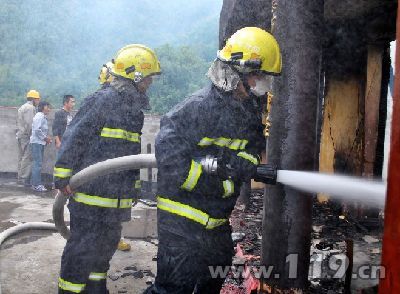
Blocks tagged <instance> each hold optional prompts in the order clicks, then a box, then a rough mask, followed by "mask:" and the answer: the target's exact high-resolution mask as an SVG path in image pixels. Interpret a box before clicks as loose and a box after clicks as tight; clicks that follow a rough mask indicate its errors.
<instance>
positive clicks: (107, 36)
mask: <svg viewBox="0 0 400 294" xmlns="http://www.w3.org/2000/svg"><path fill="white" fill-rule="evenodd" d="M89 3H90V4H89ZM88 4H89V5H88ZM221 5H222V0H203V1H195V0H169V1H155V0H119V1H108V0H88V1H86V2H85V4H82V3H81V1H79V0H5V1H2V2H1V4H0V15H1V16H2V17H1V18H0V38H1V40H2V46H0V105H4V106H18V105H20V104H22V103H23V102H24V100H25V98H24V96H25V93H26V92H27V90H29V89H31V88H33V89H37V90H38V91H40V92H41V94H42V97H43V98H44V99H46V100H49V101H50V102H51V103H52V104H53V105H54V106H55V107H60V105H61V96H62V95H64V94H67V93H71V94H73V95H75V96H76V97H77V99H78V103H80V102H81V101H82V100H83V98H84V97H85V96H87V95H88V94H90V93H91V92H93V91H95V90H96V89H97V88H98V87H99V84H98V82H97V76H98V72H99V70H100V67H101V65H102V64H103V63H105V62H107V61H109V60H110V59H111V58H112V57H113V56H114V54H115V53H116V51H117V50H118V49H119V48H120V47H122V46H124V45H126V44H129V43H143V44H146V45H148V46H150V47H152V48H155V50H156V52H157V54H158V55H159V58H160V61H161V67H162V71H163V75H162V76H160V77H159V78H158V81H156V82H155V83H154V84H153V86H152V87H151V91H150V93H149V95H150V98H151V106H152V112H154V113H165V112H166V111H168V110H169V109H170V108H171V107H172V106H173V105H175V104H176V103H178V102H179V101H181V100H182V99H184V98H185V96H187V95H188V94H190V93H191V92H193V91H195V90H197V89H199V88H200V87H202V86H203V85H204V84H205V83H206V82H207V81H206V78H205V73H206V71H207V68H208V66H209V64H210V62H211V61H212V60H213V59H214V57H215V54H216V50H217V44H218V18H219V12H220V9H221Z"/></svg>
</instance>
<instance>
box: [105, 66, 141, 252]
mask: <svg viewBox="0 0 400 294" xmlns="http://www.w3.org/2000/svg"><path fill="white" fill-rule="evenodd" d="M113 67H114V63H112V61H109V62H107V63H105V64H103V66H102V67H101V70H100V73H99V77H98V80H99V83H100V85H101V87H102V88H103V89H104V88H106V87H108V86H110V84H111V81H112V80H113V75H112V74H111V71H112V69H113ZM139 184H140V180H137V181H136V183H135V188H136V186H138V185H139ZM138 192H139V191H138ZM117 248H118V250H121V251H129V250H131V245H130V244H129V243H127V242H125V240H124V239H123V238H121V240H120V241H119V243H118V247H117Z"/></svg>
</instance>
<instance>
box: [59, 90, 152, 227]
mask: <svg viewBox="0 0 400 294" xmlns="http://www.w3.org/2000/svg"><path fill="white" fill-rule="evenodd" d="M132 88H133V87H132ZM146 100H147V98H146V97H145V96H144V95H143V94H140V93H139V92H138V91H137V90H136V89H134V88H133V89H130V90H126V89H124V90H118V91H117V90H116V89H115V88H114V87H113V86H110V87H106V88H103V89H100V90H98V91H97V92H95V93H94V94H92V95H91V96H89V97H87V98H86V99H85V102H84V104H83V105H82V107H81V108H80V109H79V111H78V113H77V114H76V116H75V117H74V119H73V120H72V122H71V124H70V126H69V127H68V129H67V131H66V132H65V134H64V137H63V142H62V145H61V149H60V152H59V157H58V160H57V162H56V166H55V168H54V176H55V179H56V180H55V185H56V188H63V187H65V186H66V185H67V184H68V183H69V179H70V177H71V176H72V175H73V174H75V173H77V172H79V171H80V170H82V169H84V168H86V167H88V166H89V165H92V164H94V163H97V162H100V161H104V160H106V159H110V158H115V157H120V156H126V155H133V154H139V153H140V151H141V147H140V135H141V130H142V127H143V121H144V114H143V111H142V105H143V102H142V101H146ZM138 179H139V171H138V170H135V171H125V172H118V173H114V174H110V175H107V176H102V177H99V178H97V179H95V180H93V181H91V182H89V183H87V184H84V185H82V186H81V187H79V188H78V189H77V190H76V191H74V192H75V194H74V196H73V197H71V198H70V201H69V209H70V212H71V213H73V214H75V215H76V216H78V217H81V218H87V219H92V220H100V219H101V220H102V221H109V222H119V221H127V220H129V219H130V217H131V214H130V211H131V206H132V199H134V198H135V189H134V188H135V182H136V181H137V180H138Z"/></svg>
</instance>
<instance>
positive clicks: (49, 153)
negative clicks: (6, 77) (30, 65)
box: [0, 106, 160, 181]
mask: <svg viewBox="0 0 400 294" xmlns="http://www.w3.org/2000/svg"><path fill="white" fill-rule="evenodd" d="M55 112H56V110H52V111H51V113H50V115H49V117H48V119H49V125H50V131H51V126H52V124H53V120H54V113H55ZM16 120H17V108H15V107H2V106H0V152H1V156H0V172H1V173H16V172H17V164H18V146H17V140H16V138H15V133H16ZM159 129H160V117H159V116H157V115H146V116H145V120H144V127H143V134H142V153H148V152H147V148H148V145H149V144H150V146H149V148H150V149H151V153H154V141H155V136H156V134H157V133H158V131H159ZM55 151H56V150H55V147H54V144H51V145H49V146H46V147H45V151H44V162H43V169H42V172H43V173H45V174H52V173H53V167H54V162H55ZM141 179H142V180H144V181H147V179H148V171H147V170H142V171H141ZM156 179H157V170H156V169H154V170H153V171H152V180H153V181H156Z"/></svg>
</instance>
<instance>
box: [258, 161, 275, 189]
mask: <svg viewBox="0 0 400 294" xmlns="http://www.w3.org/2000/svg"><path fill="white" fill-rule="evenodd" d="M277 176H278V171H277V168H276V166H273V165H270V164H260V165H258V166H257V173H256V175H255V176H254V181H256V182H262V183H264V184H268V185H275V184H276V178H277Z"/></svg>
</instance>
